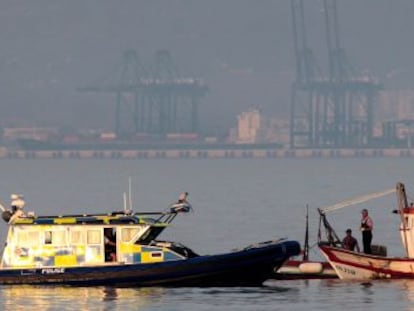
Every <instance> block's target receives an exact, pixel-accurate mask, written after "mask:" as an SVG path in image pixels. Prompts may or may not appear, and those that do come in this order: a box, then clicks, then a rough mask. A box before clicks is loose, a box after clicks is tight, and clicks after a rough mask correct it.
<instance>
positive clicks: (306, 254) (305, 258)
mask: <svg viewBox="0 0 414 311" xmlns="http://www.w3.org/2000/svg"><path fill="white" fill-rule="evenodd" d="M302 259H303V261H308V260H309V206H308V204H306V228H305V242H304V245H303V258H302Z"/></svg>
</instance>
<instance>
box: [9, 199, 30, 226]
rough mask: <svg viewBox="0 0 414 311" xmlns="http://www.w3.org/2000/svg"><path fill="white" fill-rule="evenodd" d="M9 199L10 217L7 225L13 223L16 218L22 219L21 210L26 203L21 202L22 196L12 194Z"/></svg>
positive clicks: (22, 213)
mask: <svg viewBox="0 0 414 311" xmlns="http://www.w3.org/2000/svg"><path fill="white" fill-rule="evenodd" d="M10 199H11V203H10V206H11V217H10V218H9V221H8V222H9V223H13V222H14V221H15V220H16V219H17V218H19V217H24V216H25V215H24V212H23V208H24V206H25V204H26V202H25V201H24V200H23V196H22V195H21V194H20V195H19V194H12V195H11V196H10Z"/></svg>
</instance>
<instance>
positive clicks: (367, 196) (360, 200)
mask: <svg viewBox="0 0 414 311" xmlns="http://www.w3.org/2000/svg"><path fill="white" fill-rule="evenodd" d="M395 192H396V189H395V188H392V189H387V190H384V191H380V192H373V193H370V194H365V195H361V196H358V197H355V198H353V199H348V200H344V201H341V202H338V203H336V204H334V205H330V206H325V207H321V208H318V211H319V213H320V214H326V213H328V212H332V211H335V210H338V209H341V208H344V207H348V206H352V205H356V204H360V203H364V202H367V201H370V200H373V199H377V198H380V197H383V196H386V195H389V194H391V193H395Z"/></svg>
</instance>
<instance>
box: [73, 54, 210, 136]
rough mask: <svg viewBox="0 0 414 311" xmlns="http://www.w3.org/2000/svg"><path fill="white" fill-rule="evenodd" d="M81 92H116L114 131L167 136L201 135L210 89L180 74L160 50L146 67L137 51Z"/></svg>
mask: <svg viewBox="0 0 414 311" xmlns="http://www.w3.org/2000/svg"><path fill="white" fill-rule="evenodd" d="M78 90H79V91H81V92H94V93H111V94H114V95H115V134H116V136H117V137H118V138H123V137H130V136H132V135H137V134H140V135H141V134H142V135H150V136H152V135H154V136H158V137H161V138H162V137H165V135H167V134H168V133H194V134H198V131H199V119H198V105H199V101H200V99H201V98H202V97H204V96H205V94H206V92H207V90H208V88H207V86H206V85H205V83H204V82H203V81H202V80H201V79H196V78H191V77H183V76H180V75H179V73H178V70H177V69H176V67H175V64H174V62H173V59H172V57H171V54H170V53H169V51H167V50H159V51H157V52H156V53H155V55H154V62H153V64H152V65H149V66H144V65H143V64H142V63H141V61H140V59H139V57H138V54H137V52H136V51H135V50H127V51H125V52H124V53H123V57H122V63H121V65H120V66H116V68H115V70H113V71H111V73H110V74H109V75H106V76H105V77H104V78H101V79H98V81H96V82H93V83H90V84H88V85H86V86H84V87H80V88H78Z"/></svg>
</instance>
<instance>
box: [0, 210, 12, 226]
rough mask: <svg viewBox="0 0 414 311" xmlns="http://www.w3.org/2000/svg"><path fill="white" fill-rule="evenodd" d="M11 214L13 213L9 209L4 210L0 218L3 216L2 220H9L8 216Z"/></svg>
mask: <svg viewBox="0 0 414 311" xmlns="http://www.w3.org/2000/svg"><path fill="white" fill-rule="evenodd" d="M12 216H13V213H12V212H11V211H8V210H5V211H3V212H2V213H1V218H3V220H4V221H5V222H7V223H8V222H9V221H10V218H11V217H12Z"/></svg>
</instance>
